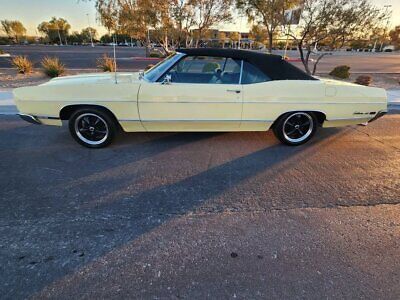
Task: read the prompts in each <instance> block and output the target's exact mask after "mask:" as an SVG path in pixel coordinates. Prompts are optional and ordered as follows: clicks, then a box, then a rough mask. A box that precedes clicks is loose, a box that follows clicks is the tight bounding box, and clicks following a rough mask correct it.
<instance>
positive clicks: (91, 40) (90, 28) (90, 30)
mask: <svg viewBox="0 0 400 300" xmlns="http://www.w3.org/2000/svg"><path fill="white" fill-rule="evenodd" d="M86 16H87V20H88V24H89V35H90V42H91V43H92V47H93V48H94V44H93V35H92V27H91V26H90V19H89V14H86Z"/></svg>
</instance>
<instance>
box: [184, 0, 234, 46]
mask: <svg viewBox="0 0 400 300" xmlns="http://www.w3.org/2000/svg"><path fill="white" fill-rule="evenodd" d="M189 5H191V6H192V7H193V9H194V11H195V19H196V24H195V30H196V47H198V46H199V42H200V40H201V39H204V38H205V34H207V31H209V30H210V29H211V28H212V27H213V26H216V25H218V24H220V23H222V22H229V21H231V20H232V0H189Z"/></svg>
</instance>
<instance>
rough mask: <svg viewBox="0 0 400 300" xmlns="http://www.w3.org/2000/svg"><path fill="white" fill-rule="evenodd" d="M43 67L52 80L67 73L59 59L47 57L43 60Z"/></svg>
mask: <svg viewBox="0 0 400 300" xmlns="http://www.w3.org/2000/svg"><path fill="white" fill-rule="evenodd" d="M42 67H43V72H44V73H45V74H46V75H47V76H49V77H50V78H54V77H58V76H61V75H62V74H64V73H65V66H64V64H62V63H61V62H60V60H59V59H58V57H48V56H46V57H45V58H43V60H42Z"/></svg>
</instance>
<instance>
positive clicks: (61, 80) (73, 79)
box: [42, 72, 139, 86]
mask: <svg viewBox="0 0 400 300" xmlns="http://www.w3.org/2000/svg"><path fill="white" fill-rule="evenodd" d="M115 80H117V82H118V83H133V82H138V81H139V72H134V73H122V72H117V76H115V73H110V72H108V73H89V74H79V75H74V76H64V77H57V78H54V79H51V80H50V81H48V82H46V83H44V84H42V86H53V85H84V84H107V83H114V82H115Z"/></svg>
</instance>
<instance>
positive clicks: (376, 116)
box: [368, 110, 387, 123]
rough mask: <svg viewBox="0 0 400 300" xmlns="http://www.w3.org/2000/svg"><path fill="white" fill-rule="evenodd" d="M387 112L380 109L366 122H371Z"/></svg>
mask: <svg viewBox="0 0 400 300" xmlns="http://www.w3.org/2000/svg"><path fill="white" fill-rule="evenodd" d="M386 114H387V111H385V110H381V111H379V112H378V113H377V114H376V115H375V117H373V118H372V119H371V120H369V121H368V123H371V122H373V121H376V120H378V119H379V118H382V117H383V116H384V115H386Z"/></svg>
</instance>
